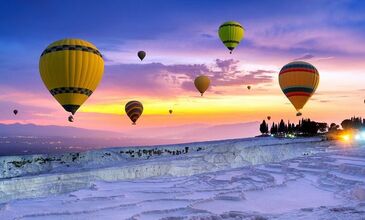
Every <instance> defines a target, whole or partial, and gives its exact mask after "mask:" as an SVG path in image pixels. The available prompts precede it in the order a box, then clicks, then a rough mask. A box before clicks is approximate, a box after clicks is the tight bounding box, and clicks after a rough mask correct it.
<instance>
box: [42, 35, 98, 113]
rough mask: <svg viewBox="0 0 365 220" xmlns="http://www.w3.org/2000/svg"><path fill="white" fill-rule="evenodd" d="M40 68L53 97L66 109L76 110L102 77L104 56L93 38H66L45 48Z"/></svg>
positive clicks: (73, 111)
mask: <svg viewBox="0 0 365 220" xmlns="http://www.w3.org/2000/svg"><path fill="white" fill-rule="evenodd" d="M39 72H40V74H41V77H42V80H43V82H44V84H45V85H46V87H47V89H48V90H49V92H50V93H51V94H52V95H53V97H54V98H55V99H56V100H57V101H58V102H59V103H60V104H61V105H62V107H63V108H64V109H65V110H66V111H68V112H71V113H72V114H75V112H76V111H77V110H78V109H79V108H80V106H81V105H82V104H83V103H84V102H85V101H86V100H87V99H88V98H89V97H90V95H91V94H92V93H93V92H94V91H95V89H96V87H97V86H98V84H99V82H100V81H101V79H102V77H103V72H104V60H103V57H102V55H101V53H100V52H99V51H98V49H97V48H96V47H95V46H94V45H93V44H91V43H90V42H87V41H85V40H81V39H63V40H59V41H56V42H54V43H52V44H50V45H49V46H48V47H47V48H46V49H45V50H44V51H43V53H42V54H41V57H40V60H39Z"/></svg>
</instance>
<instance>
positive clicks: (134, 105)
mask: <svg viewBox="0 0 365 220" xmlns="http://www.w3.org/2000/svg"><path fill="white" fill-rule="evenodd" d="M125 112H126V113H127V115H128V117H129V118H130V119H131V121H132V122H133V125H135V124H136V121H137V120H138V118H139V117H140V116H141V115H142V112H143V105H142V103H140V102H139V101H130V102H128V103H127V104H126V105H125Z"/></svg>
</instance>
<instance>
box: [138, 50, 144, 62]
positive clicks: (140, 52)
mask: <svg viewBox="0 0 365 220" xmlns="http://www.w3.org/2000/svg"><path fill="white" fill-rule="evenodd" d="M137 55H138V57H139V59H141V61H142V60H143V59H144V58H145V56H146V52H144V51H143V50H141V51H138V54H137Z"/></svg>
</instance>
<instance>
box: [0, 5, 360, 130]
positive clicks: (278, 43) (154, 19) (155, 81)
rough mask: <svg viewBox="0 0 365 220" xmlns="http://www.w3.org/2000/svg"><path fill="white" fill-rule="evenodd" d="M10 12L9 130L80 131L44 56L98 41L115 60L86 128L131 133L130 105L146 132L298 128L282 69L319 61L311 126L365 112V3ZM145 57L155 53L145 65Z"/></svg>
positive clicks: (0, 15)
mask: <svg viewBox="0 0 365 220" xmlns="http://www.w3.org/2000/svg"><path fill="white" fill-rule="evenodd" d="M0 3H1V7H0V112H1V114H0V123H8V124H9V123H34V124H39V125H61V126H69V125H70V123H68V121H67V117H68V113H67V112H65V111H64V110H63V108H62V107H61V106H60V105H59V104H58V103H57V102H56V101H55V100H54V99H53V97H52V96H51V94H50V93H49V92H48V91H47V89H46V87H45V86H44V85H43V83H42V80H41V78H40V74H39V69H38V62H39V57H40V54H41V53H42V51H43V50H44V49H45V48H46V47H47V46H48V45H49V44H50V43H52V42H54V41H56V40H60V39H63V38H81V39H84V40H87V41H89V42H92V43H93V44H94V45H96V47H97V48H98V49H99V51H100V52H101V53H102V54H103V56H104V60H105V71H104V76H103V79H102V81H101V83H100V85H99V87H98V88H97V89H96V91H95V92H94V93H93V95H92V96H91V97H90V98H89V99H88V101H87V102H85V103H84V105H83V106H82V107H81V108H80V109H79V111H78V112H77V114H76V116H75V122H74V123H73V124H72V125H73V126H76V127H81V128H91V129H102V130H110V131H121V132H123V131H128V130H130V129H133V128H132V126H131V123H130V121H129V119H128V118H127V116H126V115H125V112H124V105H125V104H126V103H127V102H128V101H130V100H134V99H135V100H139V101H141V102H142V103H143V105H144V112H143V115H142V117H141V118H140V119H139V120H138V125H137V126H139V127H144V128H153V127H161V126H165V127H174V126H182V125H184V126H188V125H196V124H210V125H219V124H235V123H244V122H253V121H261V120H263V119H264V118H266V116H268V115H270V116H271V118H272V120H274V121H275V120H276V121H278V120H279V119H281V118H283V119H285V120H292V121H296V120H298V118H297V117H296V116H295V114H296V111H295V109H294V107H293V106H292V105H291V104H290V102H289V101H288V99H287V98H286V97H285V95H284V94H283V93H282V91H281V89H280V87H279V84H278V72H279V71H280V69H281V67H282V66H284V65H285V64H287V63H289V62H291V61H293V60H303V61H307V62H310V63H311V64H313V65H314V66H315V67H316V68H317V69H318V71H319V74H320V83H319V86H318V88H317V91H316V93H315V94H314V95H313V97H312V98H311V100H310V101H309V102H308V103H307V104H306V106H305V107H304V109H303V111H302V113H303V116H304V117H309V118H311V119H313V120H316V121H325V122H336V123H339V122H341V121H342V120H343V119H345V118H348V117H351V116H353V115H357V116H362V115H364V113H365V109H364V108H365V105H364V98H365V94H364V93H365V86H364V80H365V72H364V70H365V62H364V58H365V44H364V42H365V13H364V12H365V2H364V1H360V0H359V1H350V0H338V1H333V0H329V1H327V0H303V1H302V0H297V1H292V0H280V1H275V0H271V1H270V0H262V1H242V0H237V1H233V0H226V1H213V0H210V1H208V0H202V1H194V0H180V1H177V0H170V1H163V0H161V1H160V0H150V1H147V0H146V1H138V0H131V1H127V0H126V1H117V0H115V1H112V0H104V1H94V0H87V1H86V0H85V1H83V0H79V1H74V0H62V1H61V0H60V1H58V0H52V1H49V0H44V1H43V0H34V1H26V0H23V1H17V0H14V1H10V0H8V1H6V0H2V1H0ZM229 20H234V21H237V22H239V23H241V24H242V25H243V26H244V28H245V30H246V32H245V37H244V39H243V40H242V41H241V43H240V45H239V46H238V47H237V48H236V49H235V50H234V52H233V54H229V52H228V50H227V49H226V48H225V47H224V45H223V44H222V42H221V41H220V39H219V37H218V35H217V30H218V27H219V26H220V25H221V24H222V23H224V22H225V21H229ZM139 50H144V51H146V52H147V56H146V58H145V59H144V60H143V61H142V62H141V61H140V60H139V59H138V57H137V52H138V51H139ZM200 74H205V75H209V76H210V77H211V80H212V83H211V87H210V88H209V89H208V91H207V92H206V93H205V95H204V96H203V97H200V95H199V93H198V92H197V91H196V90H195V88H194V85H193V80H194V78H195V77H196V76H198V75H200ZM247 85H251V87H252V89H251V90H248V89H247ZM15 108H16V109H18V110H19V114H18V115H17V116H16V117H14V116H13V115H12V110H13V109H15ZM169 109H173V111H174V112H173V114H172V115H169V114H168V110H169Z"/></svg>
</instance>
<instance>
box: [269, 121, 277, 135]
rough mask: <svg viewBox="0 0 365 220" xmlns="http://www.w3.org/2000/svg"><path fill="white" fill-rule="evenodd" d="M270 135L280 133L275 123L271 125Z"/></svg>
mask: <svg viewBox="0 0 365 220" xmlns="http://www.w3.org/2000/svg"><path fill="white" fill-rule="evenodd" d="M270 133H271V134H277V133H278V127H277V125H276V124H275V123H274V122H273V123H272V125H271V128H270Z"/></svg>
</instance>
